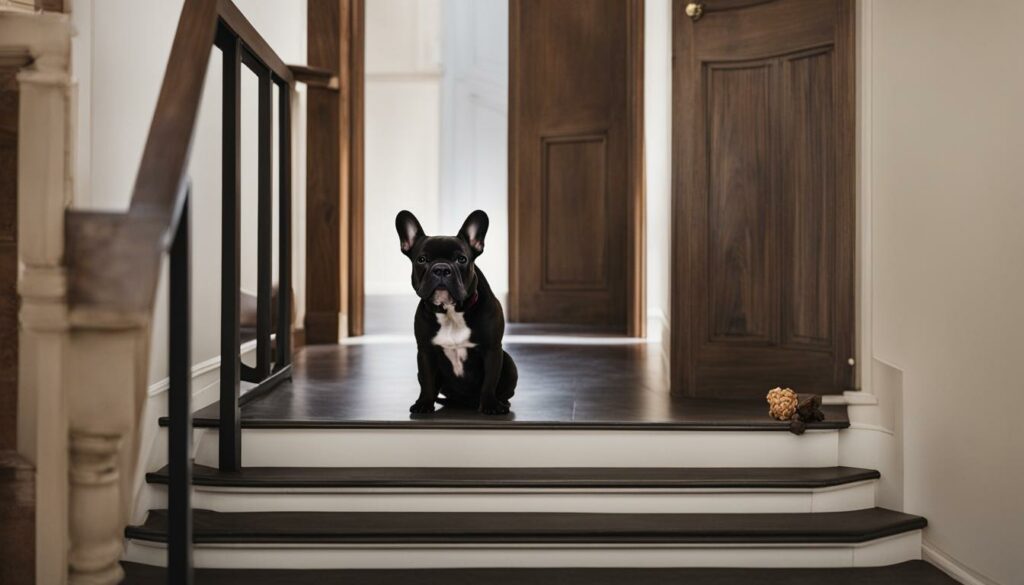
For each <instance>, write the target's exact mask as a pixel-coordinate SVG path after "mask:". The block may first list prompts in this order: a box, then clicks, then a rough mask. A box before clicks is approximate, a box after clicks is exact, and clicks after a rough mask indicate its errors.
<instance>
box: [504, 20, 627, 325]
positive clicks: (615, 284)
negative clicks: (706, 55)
mask: <svg viewBox="0 0 1024 585" xmlns="http://www.w3.org/2000/svg"><path fill="white" fill-rule="evenodd" d="M509 8H510V25H511V26H510V39H509V41H510V71H509V75H510V79H509V82H510V99H509V228H510V237H509V252H510V266H509V274H510V283H509V288H510V290H509V312H510V317H511V320H513V321H522V322H535V323H536V322H542V323H573V324H586V325H594V326H598V327H601V328H604V329H606V330H611V331H618V332H623V333H625V332H627V331H629V332H631V333H634V334H638V333H640V332H641V331H642V322H639V323H638V322H636V319H634V315H635V314H636V313H637V311H635V310H633V308H631V305H632V304H634V303H635V302H637V300H638V299H639V298H640V297H641V296H642V295H641V293H640V290H641V289H640V288H639V287H637V286H636V283H637V282H638V281H639V279H638V278H634V277H635V276H636V275H637V274H642V256H641V255H640V254H641V253H642V252H641V251H642V247H641V246H640V245H639V244H638V242H639V241H642V240H640V239H639V238H640V236H641V235H642V230H638V229H637V228H636V225H637V224H636V223H635V222H636V219H637V218H639V217H642V213H641V212H640V210H642V181H641V178H642V176H641V175H639V173H640V172H641V166H640V162H641V161H642V158H641V156H642V155H641V153H642V150H641V149H642V147H641V145H642V141H641V140H638V139H637V138H636V136H637V132H638V131H639V130H640V128H641V120H642V118H641V114H640V109H639V108H640V105H639V104H640V103H641V102H642V100H641V99H640V98H641V97H642V93H640V92H641V89H640V87H641V85H640V84H641V83H642V66H640V67H638V64H637V61H638V57H637V55H638V54H641V55H642V34H641V33H640V32H639V31H642V28H641V27H642V3H641V2H638V1H636V0H629V1H627V2H623V1H622V0H559V1H551V0H512V1H511V3H510V7H509ZM639 225H642V224H639ZM638 258H639V259H640V260H639V261H638ZM641 321H642V320H641Z"/></svg>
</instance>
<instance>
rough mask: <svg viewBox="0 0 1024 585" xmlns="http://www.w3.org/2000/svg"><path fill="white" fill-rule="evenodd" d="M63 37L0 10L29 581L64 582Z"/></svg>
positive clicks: (58, 22) (42, 17)
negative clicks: (27, 488)
mask: <svg viewBox="0 0 1024 585" xmlns="http://www.w3.org/2000/svg"><path fill="white" fill-rule="evenodd" d="M70 40H71V27H70V24H69V21H68V17H67V16H66V15H61V14H30V13H29V14H26V13H12V12H3V13H0V58H2V59H3V60H4V61H7V62H8V63H10V64H14V65H16V66H23V68H22V69H21V70H20V71H19V73H18V86H19V117H18V257H19V264H20V270H19V275H18V292H19V294H20V296H21V308H20V313H19V320H20V331H19V337H18V343H19V352H18V354H19V362H18V450H19V451H20V453H21V455H22V456H23V457H24V458H25V459H26V460H28V461H29V462H31V463H32V464H33V465H34V466H35V468H36V582H37V583H40V584H45V585H49V584H60V583H65V582H66V578H67V554H68V548H69V544H68V529H67V527H68V465H67V444H68V440H67V437H68V434H67V429H68V426H67V420H68V419H67V402H66V396H65V393H64V384H63V382H64V381H63V364H64V350H65V342H66V338H67V333H68V320H67V304H66V294H65V291H66V290H67V285H66V282H67V279H66V276H65V271H64V268H63V252H64V210H65V208H66V207H67V205H68V203H69V199H70V194H71V190H70V176H69V173H68V171H69V166H68V160H69V155H70V151H69V143H68V136H69V132H70V120H69V119H68V113H69V111H68V104H69V93H68V92H69V87H70V76H69V73H68V57H69V52H70ZM19 59H20V62H19Z"/></svg>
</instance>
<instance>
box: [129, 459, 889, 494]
mask: <svg viewBox="0 0 1024 585" xmlns="http://www.w3.org/2000/svg"><path fill="white" fill-rule="evenodd" d="M192 474H193V476H192V483H193V484H194V485H196V486H211V487H232V488H446V489H457V488H507V489H511V488H555V489H599V488H612V489H615V488H619V489H623V488H628V489H643V488H651V489H658V488H675V489H687V488H706V489H759V488H768V489H814V488H825V487H833V486H839V485H844V484H850V483H855V482H861V481H868V480H874V479H878V478H879V477H880V475H879V473H878V472H877V471H875V470H872V469H860V468H856V467H705V468H673V467H648V468H644V467H634V468H629V467H625V468H623V467H247V468H243V469H241V470H240V471H221V470H219V469H217V468H215V467H209V466H206V465H195V466H194V467H193V469H192ZM146 480H147V481H148V482H150V483H155V484H166V483H167V481H168V468H167V467H164V468H163V469H160V470H159V471H156V472H153V473H148V474H146Z"/></svg>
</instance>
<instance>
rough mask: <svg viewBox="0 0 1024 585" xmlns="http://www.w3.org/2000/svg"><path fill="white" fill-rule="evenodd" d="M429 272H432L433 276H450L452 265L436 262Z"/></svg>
mask: <svg viewBox="0 0 1024 585" xmlns="http://www.w3.org/2000/svg"><path fill="white" fill-rule="evenodd" d="M431 272H433V273H434V276H451V275H452V265H451V264H436V265H434V268H433V270H431Z"/></svg>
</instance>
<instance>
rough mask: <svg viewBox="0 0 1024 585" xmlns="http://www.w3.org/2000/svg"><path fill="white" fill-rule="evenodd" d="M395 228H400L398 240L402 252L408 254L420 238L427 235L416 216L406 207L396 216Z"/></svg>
mask: <svg viewBox="0 0 1024 585" xmlns="http://www.w3.org/2000/svg"><path fill="white" fill-rule="evenodd" d="M395 229H396V230H398V242H399V243H400V244H401V245H402V253H403V254H405V255H406V256H408V255H409V252H410V250H412V247H413V246H415V245H416V242H417V241H419V239H420V238H425V237H427V235H426V234H424V233H423V228H422V227H420V222H419V220H417V219H416V216H415V215H413V214H411V213H409V212H408V211H406V210H404V209H403V210H402V211H399V212H398V215H397V216H395Z"/></svg>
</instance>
